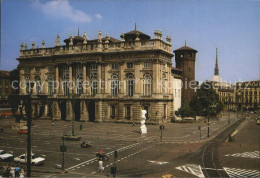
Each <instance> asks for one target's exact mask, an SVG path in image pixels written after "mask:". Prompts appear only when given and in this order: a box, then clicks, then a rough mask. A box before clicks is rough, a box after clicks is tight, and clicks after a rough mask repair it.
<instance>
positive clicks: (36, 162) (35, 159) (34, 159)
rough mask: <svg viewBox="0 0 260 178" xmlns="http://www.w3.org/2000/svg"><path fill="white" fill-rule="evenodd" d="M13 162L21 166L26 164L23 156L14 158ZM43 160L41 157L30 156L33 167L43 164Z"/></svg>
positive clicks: (25, 158)
mask: <svg viewBox="0 0 260 178" xmlns="http://www.w3.org/2000/svg"><path fill="white" fill-rule="evenodd" d="M14 161H15V162H16V163H22V164H26V162H27V157H26V155H25V154H22V155H20V156H18V157H15V158H14ZM44 161H45V159H44V158H41V157H38V156H37V155H36V154H32V161H31V162H32V165H35V166H39V165H42V164H43V163H44Z"/></svg>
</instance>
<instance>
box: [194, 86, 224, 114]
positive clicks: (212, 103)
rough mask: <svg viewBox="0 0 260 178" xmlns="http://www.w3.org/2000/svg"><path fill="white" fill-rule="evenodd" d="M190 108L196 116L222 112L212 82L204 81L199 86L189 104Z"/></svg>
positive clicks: (221, 106)
mask: <svg viewBox="0 0 260 178" xmlns="http://www.w3.org/2000/svg"><path fill="white" fill-rule="evenodd" d="M190 107H191V108H192V110H193V111H194V112H195V113H196V115H208V114H209V115H216V114H218V113H219V112H220V111H221V110H222V108H223V105H222V103H221V102H220V101H219V96H218V94H217V93H216V90H215V89H214V87H213V83H212V82H210V81H206V82H203V83H202V84H201V86H200V88H199V89H198V90H197V91H196V93H195V95H194V97H193V98H192V100H191V102H190Z"/></svg>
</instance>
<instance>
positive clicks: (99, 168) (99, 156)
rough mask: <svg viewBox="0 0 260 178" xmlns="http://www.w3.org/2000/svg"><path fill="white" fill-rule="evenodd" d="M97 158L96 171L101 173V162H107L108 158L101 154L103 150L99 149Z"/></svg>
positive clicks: (102, 168)
mask: <svg viewBox="0 0 260 178" xmlns="http://www.w3.org/2000/svg"><path fill="white" fill-rule="evenodd" d="M97 157H98V171H100V172H102V171H104V169H105V168H104V166H103V161H105V160H106V161H108V157H107V155H106V154H105V153H104V152H103V150H102V149H101V150H100V151H99V153H98V154H97Z"/></svg>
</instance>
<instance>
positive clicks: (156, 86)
mask: <svg viewBox="0 0 260 178" xmlns="http://www.w3.org/2000/svg"><path fill="white" fill-rule="evenodd" d="M159 73H160V72H159V63H158V62H156V63H153V76H152V78H153V86H152V94H159V93H160V87H161V84H160V81H161V80H160V79H161V78H162V77H161V76H159Z"/></svg>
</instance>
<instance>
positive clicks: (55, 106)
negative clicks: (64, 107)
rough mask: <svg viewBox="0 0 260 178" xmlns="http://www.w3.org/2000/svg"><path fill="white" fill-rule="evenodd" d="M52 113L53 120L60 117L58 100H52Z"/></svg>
mask: <svg viewBox="0 0 260 178" xmlns="http://www.w3.org/2000/svg"><path fill="white" fill-rule="evenodd" d="M52 113H53V119H55V120H60V119H61V113H60V107H59V103H58V101H54V102H53V107H52Z"/></svg>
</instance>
